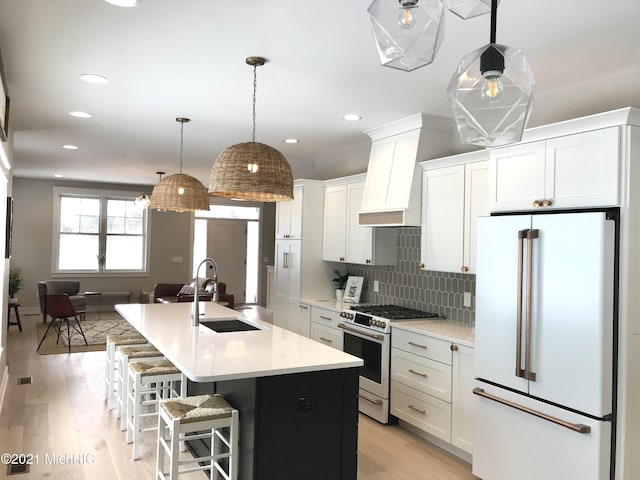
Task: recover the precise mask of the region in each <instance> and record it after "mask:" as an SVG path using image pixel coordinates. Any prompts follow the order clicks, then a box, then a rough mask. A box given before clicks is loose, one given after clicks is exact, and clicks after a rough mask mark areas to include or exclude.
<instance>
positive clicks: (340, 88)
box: [0, 0, 640, 186]
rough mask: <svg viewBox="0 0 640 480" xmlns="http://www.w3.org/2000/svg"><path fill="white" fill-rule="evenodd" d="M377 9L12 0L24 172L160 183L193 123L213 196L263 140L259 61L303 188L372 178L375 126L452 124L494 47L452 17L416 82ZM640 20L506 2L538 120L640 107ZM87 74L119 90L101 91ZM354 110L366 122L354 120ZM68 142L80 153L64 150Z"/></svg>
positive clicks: (266, 98)
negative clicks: (480, 58) (469, 78)
mask: <svg viewBox="0 0 640 480" xmlns="http://www.w3.org/2000/svg"><path fill="white" fill-rule="evenodd" d="M387 1H390V2H394V1H396V0H387ZM370 3H371V0H319V1H311V0H306V1H294V0H243V1H240V0H144V1H143V3H142V4H141V5H140V6H138V7H135V8H120V7H116V6H113V5H111V4H108V3H106V2H105V1H104V0H0V48H1V49H2V59H3V63H4V69H5V76H6V80H7V83H8V89H9V96H10V98H11V117H10V124H11V128H12V130H13V132H14V136H13V148H14V175H15V176H24V177H36V178H51V176H52V175H53V174H54V173H58V174H62V175H64V177H65V178H70V179H82V180H92V181H105V182H118V183H136V184H149V185H151V184H153V183H155V182H156V181H157V178H158V177H157V175H156V174H155V172H156V171H158V170H163V171H165V172H167V173H177V171H178V168H179V145H180V126H179V124H178V123H176V121H175V118H176V117H189V118H191V119H192V121H191V123H189V124H186V125H185V128H184V173H188V174H190V175H193V176H195V177H197V178H198V179H199V180H201V181H202V182H203V183H204V184H205V186H207V185H208V182H209V173H210V170H211V165H212V164H213V161H214V160H215V158H216V157H217V155H218V154H219V153H220V152H221V151H222V150H223V149H224V148H225V147H227V146H229V145H232V144H234V143H238V142H243V141H249V140H250V138H251V95H252V83H253V72H252V69H251V67H249V66H247V65H246V64H245V63H244V59H245V57H247V56H252V55H258V56H263V57H266V58H267V59H268V63H267V64H266V65H265V66H264V67H259V69H258V93H257V132H256V141H259V142H263V143H267V144H269V145H271V146H273V147H275V148H277V149H279V150H280V151H281V152H282V153H283V154H284V155H285V156H286V158H287V159H288V160H289V162H290V164H291V166H292V169H293V173H294V177H295V178H303V177H304V178H319V179H326V178H332V177H337V176H342V175H348V174H352V173H359V172H362V171H364V170H365V169H366V165H367V161H368V152H369V147H370V140H369V138H368V137H367V136H366V135H365V134H363V133H362V132H363V131H365V130H368V129H371V128H375V127H378V126H380V125H383V124H386V123H389V122H392V121H395V120H399V119H401V118H404V117H407V116H409V115H413V114H415V113H418V112H425V113H429V114H435V115H442V116H449V117H450V116H451V113H450V111H449V106H448V103H447V98H446V92H445V88H446V85H447V83H448V81H449V79H450V76H451V72H453V70H454V69H455V68H456V66H457V64H458V62H459V61H460V59H461V57H462V56H463V55H464V54H465V53H467V52H469V51H472V50H475V49H477V48H479V47H480V46H482V45H485V44H486V43H488V39H489V20H490V19H489V16H488V15H484V16H481V17H476V18H474V19H470V20H466V21H463V20H461V19H459V18H458V17H456V16H455V15H453V14H452V13H450V12H448V11H447V12H446V15H445V17H446V18H445V25H446V35H445V39H444V42H443V44H442V47H441V49H440V52H439V53H438V56H437V57H436V60H435V62H434V63H433V64H431V65H428V66H426V67H423V68H420V69H418V70H415V71H413V72H402V71H397V70H393V69H390V68H386V67H382V66H381V65H380V64H379V61H378V57H377V53H376V49H375V46H374V43H373V37H372V33H371V30H370V26H369V21H368V17H367V13H366V9H367V7H368V6H369V4H370ZM639 25H640V2H639V1H638V0H607V1H595V0H586V1H585V0H562V1H558V0H502V2H501V5H500V8H499V10H498V26H497V40H498V43H502V44H505V45H509V46H513V47H519V48H522V49H523V50H524V51H525V54H526V55H527V57H528V60H529V63H530V65H531V68H532V70H533V74H534V77H535V79H536V98H535V102H534V107H533V114H532V116H531V120H530V122H529V126H530V127H531V126H536V125H541V124H546V123H550V122H554V121H560V120H565V119H569V118H574V117H577V116H582V115H586V114H591V113H597V112H601V111H605V110H610V109H615V108H620V107H625V106H635V107H640V84H639V80H638V79H639V78H640V50H639V47H638V45H640V28H639ZM81 73H98V74H102V75H106V76H107V77H108V78H109V80H110V81H109V83H108V84H106V85H92V84H87V83H85V82H82V81H81V80H79V75H80V74H81ZM73 110H82V111H86V112H89V113H91V114H92V115H93V118H91V119H87V120H83V119H77V118H73V117H70V116H69V115H68V112H70V111H73ZM351 112H355V113H359V114H360V115H361V116H362V117H363V118H362V120H360V121H358V122H346V121H344V120H342V118H341V117H342V115H343V114H345V113H351ZM287 137H295V138H298V139H300V143H298V144H297V145H288V144H285V143H283V140H284V139H285V138H287ZM68 143H71V144H76V145H78V146H79V147H80V148H79V150H77V151H67V150H63V149H62V148H61V146H62V145H63V144H68Z"/></svg>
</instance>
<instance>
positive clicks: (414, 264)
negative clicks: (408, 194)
mask: <svg viewBox="0 0 640 480" xmlns="http://www.w3.org/2000/svg"><path fill="white" fill-rule="evenodd" d="M418 263H420V227H404V228H400V229H399V232H398V260H397V262H396V265H395V266H380V267H378V266H370V265H354V264H346V265H344V266H339V267H338V268H339V270H340V271H342V272H348V273H351V274H353V275H357V276H362V277H364V278H365V282H364V285H363V288H362V296H361V298H360V301H361V302H368V303H376V304H396V305H402V306H405V307H410V308H416V309H418V310H423V311H428V312H434V313H439V314H441V315H444V316H445V317H446V318H450V319H452V320H454V321H458V322H461V323H465V324H467V325H472V324H473V323H474V321H475V311H474V308H473V306H474V305H475V294H476V293H475V292H476V277H475V275H469V274H462V273H445V272H429V271H423V270H420V269H419V268H418ZM374 280H378V281H379V283H380V288H379V292H377V293H375V292H374V291H373V282H374ZM464 292H471V296H472V303H471V305H472V307H463V306H462V305H463V302H462V299H463V294H464Z"/></svg>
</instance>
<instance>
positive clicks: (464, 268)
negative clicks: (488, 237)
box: [420, 151, 489, 273]
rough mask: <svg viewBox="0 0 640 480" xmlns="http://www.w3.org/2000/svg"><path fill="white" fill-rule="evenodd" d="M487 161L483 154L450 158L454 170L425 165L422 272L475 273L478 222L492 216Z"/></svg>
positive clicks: (437, 162) (423, 180)
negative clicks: (423, 270) (477, 220)
mask: <svg viewBox="0 0 640 480" xmlns="http://www.w3.org/2000/svg"><path fill="white" fill-rule="evenodd" d="M487 158H488V152H487V151H482V152H474V153H473V154H464V155H457V156H454V157H449V159H447V160H446V161H448V162H449V163H454V165H452V166H442V165H443V163H446V161H440V160H438V161H429V162H423V164H422V165H423V168H424V169H425V171H424V172H423V174H422V197H423V204H422V235H421V250H420V253H421V259H420V268H422V269H425V270H432V271H439V272H456V273H459V272H464V273H475V263H476V262H475V259H476V255H475V238H476V236H475V232H476V219H477V217H478V216H482V215H488V213H489V208H488V204H489V162H488V160H486V159H487ZM483 159H484V160H483ZM478 160H481V161H478ZM466 161H469V163H466Z"/></svg>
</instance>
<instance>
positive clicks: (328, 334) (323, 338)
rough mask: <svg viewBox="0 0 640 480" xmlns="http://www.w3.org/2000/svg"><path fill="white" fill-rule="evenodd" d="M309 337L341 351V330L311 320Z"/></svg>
mask: <svg viewBox="0 0 640 480" xmlns="http://www.w3.org/2000/svg"><path fill="white" fill-rule="evenodd" d="M311 339H312V340H315V341H316V342H320V343H323V344H325V345H328V346H329V347H333V348H336V349H338V350H340V351H342V330H339V329H337V328H331V327H327V326H326V325H320V324H318V323H316V322H311Z"/></svg>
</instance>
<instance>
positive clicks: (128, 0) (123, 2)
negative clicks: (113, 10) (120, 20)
mask: <svg viewBox="0 0 640 480" xmlns="http://www.w3.org/2000/svg"><path fill="white" fill-rule="evenodd" d="M104 1H105V2H107V3H110V4H112V5H117V6H118V7H135V6H137V5H140V4H141V3H142V0H104Z"/></svg>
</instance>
